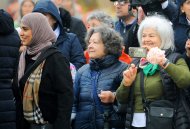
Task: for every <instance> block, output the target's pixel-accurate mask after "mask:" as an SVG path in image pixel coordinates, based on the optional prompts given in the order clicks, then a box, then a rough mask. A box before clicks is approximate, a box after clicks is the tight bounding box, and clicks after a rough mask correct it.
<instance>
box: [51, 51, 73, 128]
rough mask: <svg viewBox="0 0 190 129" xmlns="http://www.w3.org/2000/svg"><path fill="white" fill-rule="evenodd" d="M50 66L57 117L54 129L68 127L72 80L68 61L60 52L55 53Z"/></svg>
mask: <svg viewBox="0 0 190 129" xmlns="http://www.w3.org/2000/svg"><path fill="white" fill-rule="evenodd" d="M52 67H53V71H52V73H53V77H54V78H53V81H54V87H55V92H56V94H57V100H56V101H57V117H56V121H55V123H54V129H70V117H71V111H72V105H73V82H72V77H71V72H70V68H69V62H68V61H67V59H66V58H65V57H63V55H62V54H57V55H56V57H55V58H54V64H53V66H52Z"/></svg>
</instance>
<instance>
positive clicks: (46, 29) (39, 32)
mask: <svg viewBox="0 0 190 129" xmlns="http://www.w3.org/2000/svg"><path fill="white" fill-rule="evenodd" d="M21 23H22V24H23V25H24V26H27V27H29V28H30V29H31V30H32V40H31V43H30V45H29V46H27V49H26V50H24V51H23V52H22V54H21V56H20V61H19V70H18V80H20V79H21V77H22V76H23V75H24V71H25V65H26V61H25V54H26V52H27V54H29V55H35V56H34V57H33V58H32V59H33V60H36V59H37V57H38V56H39V55H40V53H41V50H42V49H43V48H45V47H47V46H50V45H52V43H53V42H56V35H55V33H54V32H53V30H52V28H51V26H50V25H49V23H48V20H47V19H46V17H45V16H44V15H43V14H41V13H29V14H27V15H25V16H24V17H23V18H22V20H21Z"/></svg>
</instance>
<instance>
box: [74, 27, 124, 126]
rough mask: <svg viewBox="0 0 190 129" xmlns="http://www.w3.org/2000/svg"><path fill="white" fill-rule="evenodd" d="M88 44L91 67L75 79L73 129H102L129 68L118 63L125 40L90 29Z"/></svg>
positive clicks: (110, 32)
mask: <svg viewBox="0 0 190 129" xmlns="http://www.w3.org/2000/svg"><path fill="white" fill-rule="evenodd" d="M86 42H87V44H88V49H87V51H88V53H89V56H90V63H89V64H86V65H84V66H83V67H81V68H80V69H79V70H78V72H77V75H76V78H75V84H74V90H75V102H74V106H73V112H72V119H74V121H73V129H103V128H104V124H105V119H104V113H105V112H109V113H110V112H112V111H113V110H114V109H113V105H114V102H115V95H114V93H115V91H116V89H117V88H118V86H119V84H120V82H121V80H122V73H123V70H124V69H126V67H127V64H125V63H122V62H120V61H119V56H120V55H121V51H122V43H123V40H122V38H121V37H120V36H119V34H118V33H117V32H116V31H115V30H113V29H111V28H109V27H105V26H102V27H95V28H91V29H90V30H89V32H88V34H87V36H86ZM99 107H102V108H101V109H100V108H99ZM123 124H124V123H123ZM110 127H111V125H110ZM123 128H124V127H123Z"/></svg>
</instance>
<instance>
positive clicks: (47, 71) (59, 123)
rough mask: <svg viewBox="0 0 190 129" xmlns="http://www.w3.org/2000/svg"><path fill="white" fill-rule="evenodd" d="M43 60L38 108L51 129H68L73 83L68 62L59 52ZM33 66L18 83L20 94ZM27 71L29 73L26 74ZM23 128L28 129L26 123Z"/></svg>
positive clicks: (44, 54)
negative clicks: (50, 125) (51, 126)
mask: <svg viewBox="0 0 190 129" xmlns="http://www.w3.org/2000/svg"><path fill="white" fill-rule="evenodd" d="M53 49H54V48H53ZM48 52H49V51H45V52H44V53H42V54H41V55H40V57H39V58H41V57H42V55H43V56H44V57H45V56H46V55H47V54H48ZM45 59H46V61H45V64H44V67H43V72H42V77H41V83H40V86H39V107H40V109H41V111H42V116H43V118H44V120H45V121H48V122H49V123H50V124H53V127H54V128H53V129H70V115H71V110H72V104H73V83H72V77H71V73H70V68H69V62H68V60H67V59H66V58H65V57H64V56H63V55H62V54H61V52H56V53H54V54H52V55H50V56H48V57H46V58H45ZM37 60H38V59H37ZM31 62H32V61H31ZM35 62H36V61H35ZM35 62H34V64H35ZM34 64H32V65H30V67H27V69H26V70H25V71H26V72H25V75H24V76H23V77H22V79H21V81H20V88H21V91H22V93H23V89H24V84H25V82H26V79H27V78H28V76H29V75H30V74H28V73H31V72H32V71H31V70H30V69H31V67H33V65H34ZM37 66H38V65H37ZM29 70H30V71H31V72H28V71H29ZM24 126H25V128H28V123H24Z"/></svg>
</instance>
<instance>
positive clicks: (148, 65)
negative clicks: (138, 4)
mask: <svg viewBox="0 0 190 129" xmlns="http://www.w3.org/2000/svg"><path fill="white" fill-rule="evenodd" d="M138 40H139V43H140V45H141V47H143V48H146V49H147V51H148V54H147V57H146V58H141V59H140V63H139V64H136V65H134V64H131V66H130V67H129V68H128V69H127V70H125V71H124V73H123V81H122V83H121V85H120V87H119V88H118V89H117V91H116V99H117V100H118V102H119V103H121V104H126V103H127V102H128V101H129V98H128V97H129V90H130V88H132V87H134V99H133V100H131V101H134V102H133V103H134V105H132V108H133V110H134V112H132V114H133V119H132V121H129V123H130V126H132V128H133V129H146V115H145V112H144V108H143V102H142V95H141V94H142V93H141V90H140V73H141V72H143V74H144V85H145V87H144V91H145V95H146V96H145V97H146V99H147V100H148V101H151V102H152V101H155V100H159V99H160V98H163V97H165V99H167V100H170V101H171V102H174V101H175V100H176V99H177V97H176V96H177V95H176V93H177V92H176V89H177V88H185V87H188V86H189V79H190V71H189V68H188V66H187V64H186V62H185V60H184V59H183V58H182V57H181V56H180V57H179V58H177V61H176V63H171V62H170V60H169V59H170V58H169V57H170V55H171V54H172V53H174V50H175V46H174V32H173V28H172V25H171V23H170V22H169V21H168V20H166V19H165V18H164V17H161V16H159V15H154V16H149V17H146V18H145V19H144V20H143V21H142V22H141V24H140V26H139V30H138ZM137 68H139V70H138V71H141V72H137ZM161 71H162V72H161ZM179 75H180V76H179ZM166 76H167V77H166ZM162 79H163V80H162ZM169 80H170V81H169ZM167 82H169V83H167ZM163 86H164V87H165V86H168V87H167V88H163ZM176 86H177V88H175V87H176ZM167 89H169V90H167ZM164 93H166V94H164ZM170 95H172V96H170ZM175 106H176V107H175V109H178V108H180V107H181V105H175ZM128 108H129V107H128ZM185 115H186V114H185ZM184 119H186V117H183V120H184ZM182 122H183V121H182ZM179 125H183V126H187V123H180V124H179ZM175 126H176V125H175ZM177 126H178V125H177ZM187 127H189V126H187Z"/></svg>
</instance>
